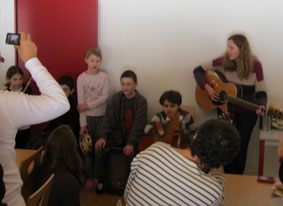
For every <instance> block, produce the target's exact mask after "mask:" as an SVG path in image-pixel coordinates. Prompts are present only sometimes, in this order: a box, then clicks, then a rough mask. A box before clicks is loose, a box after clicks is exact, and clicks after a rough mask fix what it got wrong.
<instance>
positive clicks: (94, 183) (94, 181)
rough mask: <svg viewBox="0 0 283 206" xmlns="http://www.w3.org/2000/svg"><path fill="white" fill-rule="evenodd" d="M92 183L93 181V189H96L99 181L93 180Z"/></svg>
mask: <svg viewBox="0 0 283 206" xmlns="http://www.w3.org/2000/svg"><path fill="white" fill-rule="evenodd" d="M92 181H93V188H96V186H97V184H98V182H99V179H98V178H93V179H92Z"/></svg>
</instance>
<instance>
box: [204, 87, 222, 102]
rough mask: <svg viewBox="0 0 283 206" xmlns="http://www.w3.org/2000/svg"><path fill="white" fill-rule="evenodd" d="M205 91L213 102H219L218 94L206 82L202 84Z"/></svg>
mask: <svg viewBox="0 0 283 206" xmlns="http://www.w3.org/2000/svg"><path fill="white" fill-rule="evenodd" d="M204 89H205V91H206V92H207V93H208V95H209V96H210V98H211V99H212V100H213V101H215V102H219V95H218V93H217V92H216V91H215V90H214V89H213V88H212V87H211V86H210V85H209V84H206V85H205V86H204Z"/></svg>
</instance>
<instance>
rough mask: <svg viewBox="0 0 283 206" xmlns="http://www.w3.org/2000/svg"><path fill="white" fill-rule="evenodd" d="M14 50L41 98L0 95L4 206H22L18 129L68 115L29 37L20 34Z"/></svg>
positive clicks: (64, 101)
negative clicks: (17, 147) (15, 148)
mask: <svg viewBox="0 0 283 206" xmlns="http://www.w3.org/2000/svg"><path fill="white" fill-rule="evenodd" d="M15 48H16V49H17V50H18V53H19V56H20V58H21V59H22V61H23V62H24V63H25V67H26V68H27V69H28V71H29V72H30V74H31V76H32V78H33V80H34V81H35V82H36V84H37V86H38V88H39V90H40V92H41V95H26V94H24V93H19V92H9V91H0V118H1V120H0V163H1V165H2V166H3V170H4V178H3V180H4V183H5V187H6V193H5V196H4V198H3V203H6V204H8V205H11V206H12V205H13V206H23V205H25V201H24V199H23V197H22V195H21V187H22V184H23V183H22V180H21V176H20V173H19V169H18V168H17V165H16V153H15V150H14V146H15V136H16V133H17V129H18V128H19V127H21V126H24V125H32V124H38V123H41V122H46V121H48V120H51V119H54V118H56V117H58V116H60V115H62V114H64V113H65V112H67V111H68V110H69V108H70V105H69V101H68V99H67V98H66V95H65V93H64V91H63V90H62V89H61V87H60V85H59V84H58V83H57V82H56V81H55V79H54V78H53V77H52V76H51V74H50V73H49V72H48V71H47V69H46V68H45V67H44V66H43V65H42V64H41V63H40V61H39V60H38V58H37V47H36V45H35V44H34V43H33V42H32V41H31V36H30V34H27V33H24V32H23V33H21V44H20V46H15Z"/></svg>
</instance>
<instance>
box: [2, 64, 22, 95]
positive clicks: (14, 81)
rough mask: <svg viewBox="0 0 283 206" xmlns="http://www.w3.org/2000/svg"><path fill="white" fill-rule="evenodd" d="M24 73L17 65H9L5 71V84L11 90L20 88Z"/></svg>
mask: <svg viewBox="0 0 283 206" xmlns="http://www.w3.org/2000/svg"><path fill="white" fill-rule="evenodd" d="M23 77H24V73H23V71H22V70H21V68H20V67H18V66H11V67H10V68H9V69H8V70H7V73H6V81H7V84H6V86H7V87H9V88H10V90H12V91H17V90H19V89H21V88H22V85H23Z"/></svg>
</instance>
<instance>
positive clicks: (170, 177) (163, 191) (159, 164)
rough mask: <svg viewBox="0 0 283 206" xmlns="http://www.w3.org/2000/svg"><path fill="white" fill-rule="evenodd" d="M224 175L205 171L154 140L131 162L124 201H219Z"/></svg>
mask: <svg viewBox="0 0 283 206" xmlns="http://www.w3.org/2000/svg"><path fill="white" fill-rule="evenodd" d="M224 184H225V177H224V176H223V175H222V174H219V173H213V174H205V173H204V172H202V171H200V170H199V169H198V166H197V164H196V163H194V162H192V161H190V160H188V159H187V158H185V157H184V156H182V155H181V154H179V153H178V152H176V151H175V150H174V149H173V148H172V147H171V146H170V145H168V144H166V143H162V142H156V143H155V144H153V145H152V146H150V147H149V148H148V149H147V150H145V151H143V152H141V153H139V154H138V155H137V156H136V158H134V160H133V162H132V164H131V173H130V176H129V179H128V182H127V186H126V189H125V193H124V198H125V201H126V205H133V206H139V205H147V206H148V205H164V206H165V205H174V206H175V205H181V206H184V205H221V203H222V199H223V191H224Z"/></svg>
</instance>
